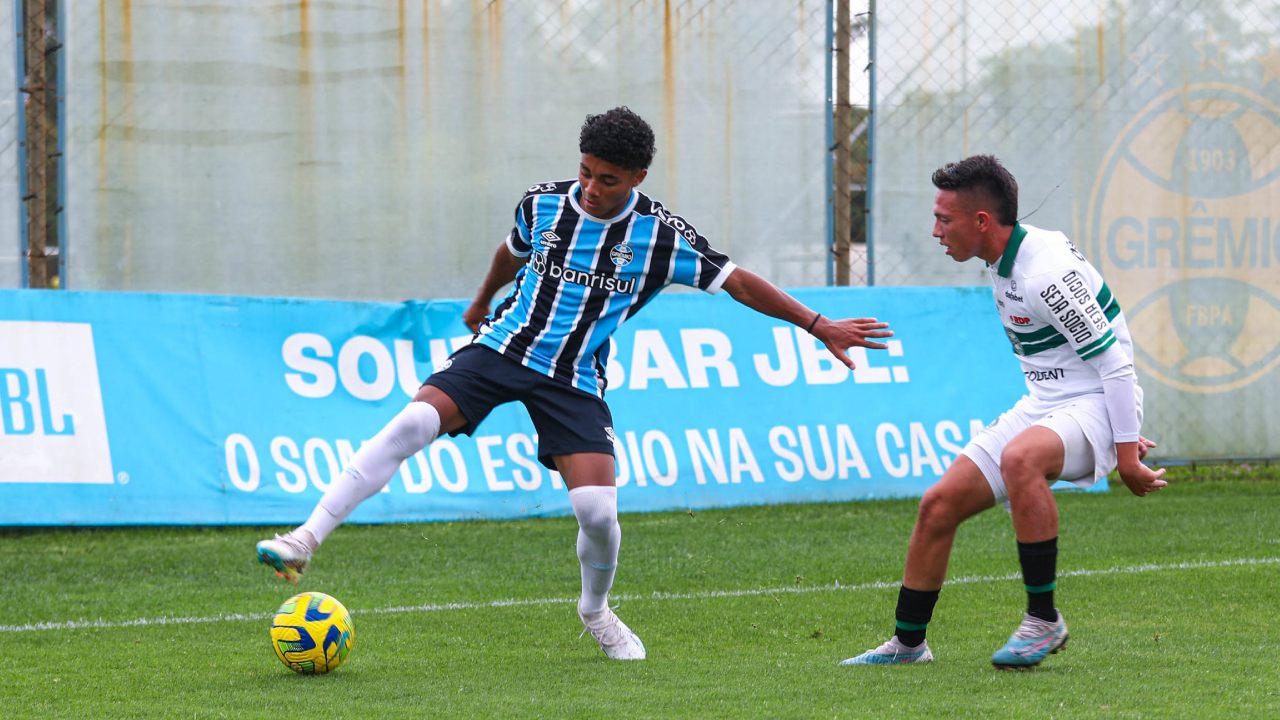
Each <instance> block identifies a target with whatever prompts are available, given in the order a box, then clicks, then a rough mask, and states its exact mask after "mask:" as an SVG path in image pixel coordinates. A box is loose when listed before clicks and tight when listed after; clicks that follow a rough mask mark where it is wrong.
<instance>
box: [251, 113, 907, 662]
mask: <svg viewBox="0 0 1280 720" xmlns="http://www.w3.org/2000/svg"><path fill="white" fill-rule="evenodd" d="M579 151H580V152H581V157H580V162H579V166H578V178H577V179H576V180H565V181H559V182H547V183H540V184H538V185H534V186H533V187H531V188H529V190H528V191H527V192H526V193H525V195H524V197H523V198H522V199H521V201H520V204H519V205H518V206H517V208H516V212H515V227H514V229H513V230H512V231H511V233H510V235H508V236H507V237H506V238H505V239H504V240H503V241H502V243H501V244H500V245H499V246H498V248H497V251H496V252H495V253H494V255H493V260H492V262H491V264H490V267H489V271H488V274H486V276H485V278H484V280H483V282H482V283H481V284H480V288H479V290H478V291H477V293H476V296H475V299H474V301H473V302H472V303H471V306H470V307H468V308H467V310H466V311H465V312H464V313H463V321H464V322H465V323H466V324H467V326H468V327H470V328H471V329H472V330H473V331H475V332H476V335H475V337H474V338H473V340H472V342H471V344H469V345H467V346H466V347H463V348H462V349H460V350H459V351H458V352H456V353H454V354H453V356H452V357H450V359H449V361H448V362H447V363H445V366H444V367H443V368H442V369H440V370H438V371H437V372H436V373H434V374H433V375H431V377H429V378H428V379H427V381H426V382H425V383H424V384H423V386H422V388H421V389H419V390H418V392H417V394H416V395H415V396H414V398H413V401H412V402H410V403H409V405H408V406H407V407H406V408H405V409H404V410H402V411H401V412H400V414H399V415H397V416H396V417H395V418H393V419H392V420H391V421H390V422H389V423H388V424H387V425H386V426H385V427H384V428H382V430H381V431H380V432H378V433H377V434H376V435H375V436H374V437H373V438H372V439H371V440H369V441H368V442H366V443H364V444H363V445H361V447H360V449H359V450H357V451H356V453H355V454H354V455H353V456H352V458H351V460H350V462H349V464H348V465H347V467H346V468H345V469H344V470H343V472H342V474H341V475H340V476H339V477H338V478H337V479H336V480H334V482H333V483H332V484H331V485H330V487H329V489H328V490H327V491H326V492H325V494H324V496H323V497H322V498H321V499H320V502H319V504H317V505H316V507H315V509H314V510H313V511H312V513H311V516H310V518H308V520H307V521H306V522H305V523H303V524H302V525H301V526H300V527H298V528H296V529H295V530H293V531H291V532H289V533H287V534H285V535H283V536H276V537H275V538H274V539H271V540H263V541H262V542H260V543H258V546H257V553H258V558H259V559H260V560H261V561H262V562H263V563H266V564H268V565H270V566H271V567H273V568H275V570H276V572H277V573H279V574H281V575H282V576H284V577H286V578H287V579H290V580H292V581H294V582H296V581H297V578H298V576H300V575H301V574H302V573H303V572H304V571H305V570H306V568H307V566H308V563H309V562H310V559H311V555H312V553H313V552H314V551H315V550H316V548H317V547H319V545H320V543H322V542H324V539H325V538H326V537H327V536H328V535H329V533H330V532H332V531H333V530H334V528H336V527H337V526H338V525H339V524H340V523H342V521H343V520H344V519H346V517H347V516H348V515H349V514H350V513H351V511H352V510H354V509H355V507H356V506H357V505H359V504H360V503H361V502H362V501H364V500H365V499H367V498H369V497H372V496H373V495H375V494H376V493H377V492H378V491H379V490H381V489H382V487H383V486H385V485H386V484H387V482H388V481H389V480H390V479H391V476H392V475H393V474H394V473H395V472H396V470H397V469H398V468H399V467H400V464H401V463H402V462H404V461H405V460H406V459H407V458H408V457H410V456H411V455H413V454H414V453H416V452H418V451H420V450H422V449H423V448H424V447H425V446H426V445H428V444H429V443H431V442H432V441H433V440H434V439H435V438H436V437H438V436H439V435H440V434H441V433H449V434H452V435H457V434H459V433H462V434H468V435H470V434H471V433H472V432H474V430H475V429H476V426H477V425H478V424H479V423H480V422H481V421H482V420H483V419H484V418H485V416H487V415H488V414H489V412H490V411H491V410H492V409H493V408H494V407H496V406H498V405H501V404H503V403H507V402H512V401H517V400H518V401H520V402H522V403H523V404H524V405H525V407H526V408H527V409H528V411H529V415H530V418H531V419H532V420H533V425H534V428H535V430H536V431H537V434H538V458H539V460H540V461H541V462H542V463H543V464H545V465H546V466H547V467H549V468H552V469H554V470H557V471H559V472H560V474H561V475H562V476H563V477H564V481H565V484H566V485H567V486H568V487H569V502H570V504H571V505H572V507H573V512H574V515H575V516H576V518H577V520H578V538H577V554H578V560H579V563H580V565H581V578H582V594H581V598H580V600H579V601H578V615H579V617H580V618H581V619H582V622H583V624H584V625H585V626H586V629H587V630H588V631H590V632H591V634H592V636H593V637H594V638H595V639H596V641H597V642H598V643H599V644H600V648H601V649H602V650H603V651H604V653H605V655H606V656H608V657H609V658H613V659H618V660H641V659H644V657H645V648H644V645H643V643H641V642H640V639H639V638H638V637H636V634H635V633H634V632H632V631H631V630H630V629H629V628H628V627H627V626H626V625H625V624H623V623H622V622H621V621H620V620H618V618H617V616H616V615H615V614H614V612H613V610H612V609H610V608H609V606H608V604H607V600H608V594H609V589H610V588H611V587H612V586H613V579H614V573H615V570H616V567H617V560H618V547H619V544H620V541H621V530H620V529H619V526H618V506H617V488H616V486H615V482H614V478H615V476H614V456H613V452H614V449H613V438H614V431H613V427H612V426H613V420H612V417H611V415H610V412H609V407H608V406H607V405H606V404H605V402H604V390H605V368H604V362H605V360H606V359H607V353H608V341H609V336H610V335H612V334H613V332H614V331H615V330H616V329H617V328H618V326H619V325H620V324H621V323H622V322H623V321H624V320H626V319H627V318H629V317H631V316H632V315H634V314H635V313H636V312H637V311H638V310H639V309H640V308H641V307H643V306H644V305H645V303H647V302H649V301H650V300H651V299H652V298H653V297H654V296H655V295H656V294H657V293H658V292H659V291H661V290H662V289H663V288H664V287H666V286H667V285H670V284H671V283H679V284H682V285H689V286H692V287H696V288H699V289H702V290H704V291H707V292H716V291H717V290H720V289H722V288H723V289H724V290H725V292H727V293H729V295H730V296H732V297H733V298H734V299H735V300H737V301H738V302H740V303H742V304H743V305H746V306H747V307H750V308H753V309H755V310H757V311H759V312H761V313H764V314H766V315H769V316H772V317H775V318H778V319H780V320H784V321H786V322H790V323H793V324H795V325H798V326H800V327H803V328H805V329H806V330H807V331H808V332H809V333H811V334H812V335H813V336H814V337H815V338H817V339H818V340H819V341H821V342H822V343H823V344H824V345H825V346H826V348H827V349H828V350H829V351H830V352H832V353H833V354H834V355H835V356H836V357H837V358H838V359H839V360H840V361H841V362H843V363H844V364H845V365H847V366H849V367H850V368H852V367H853V362H852V361H851V360H850V359H849V357H848V355H847V354H846V351H847V350H848V349H849V348H851V347H854V346H858V347H865V348H877V349H883V348H884V347H886V346H885V345H884V344H883V343H880V342H875V341H874V340H873V338H885V337H889V336H890V335H891V334H892V333H891V332H889V331H888V330H887V328H888V325H887V324H886V323H882V322H879V321H877V320H876V319H875V318H856V319H845V320H839V321H835V320H830V319H827V318H825V317H823V316H822V315H820V314H819V313H817V312H815V311H813V310H811V309H809V308H808V307H806V306H805V305H803V304H802V303H800V302H799V301H798V300H796V299H795V298H793V297H792V296H790V295H788V294H787V293H785V292H783V291H782V290H780V289H778V288H777V287H776V286H774V285H773V284H771V283H769V282H768V281H766V280H764V279H763V278H761V277H759V276H758V275H755V274H753V273H751V272H749V271H747V270H745V269H743V268H740V267H738V266H736V265H734V264H733V263H732V262H730V261H729V259H728V258H727V257H725V256H724V255H723V254H721V253H719V252H716V251H715V250H714V249H712V248H711V246H710V245H709V244H708V243H707V240H706V238H704V237H702V236H701V235H699V234H698V232H697V231H696V230H695V229H694V228H693V226H692V225H691V224H690V223H689V222H688V221H686V220H685V219H683V218H681V217H679V216H678V215H673V214H671V213H670V212H668V211H667V210H666V208H664V207H663V206H662V205H661V204H660V203H658V202H656V201H654V200H652V199H651V198H649V197H648V196H646V195H645V194H644V193H641V192H640V191H639V190H637V189H636V188H637V186H639V185H640V183H641V182H642V181H643V180H644V179H645V175H646V173H647V168H648V167H649V164H650V162H651V161H652V160H653V155H654V135H653V130H652V129H651V128H650V127H649V125H648V123H646V122H645V121H644V120H643V119H642V118H640V117H639V116H638V115H636V114H635V113H633V112H632V111H631V110H629V109H627V108H625V107H619V108H614V109H612V110H609V111H608V112H605V113H603V114H600V115H591V116H588V117H587V119H586V122H585V123H584V124H583V126H582V130H581V134H580V137H579ZM513 281H514V285H513V286H512V289H511V291H510V293H509V294H508V295H507V297H506V299H504V300H503V301H501V302H500V303H499V304H498V306H497V308H496V309H494V310H493V311H492V313H491V312H490V306H491V302H492V300H493V298H494V296H495V293H497V292H498V290H500V289H501V288H502V287H504V286H505V285H507V284H508V283H511V282H513Z"/></svg>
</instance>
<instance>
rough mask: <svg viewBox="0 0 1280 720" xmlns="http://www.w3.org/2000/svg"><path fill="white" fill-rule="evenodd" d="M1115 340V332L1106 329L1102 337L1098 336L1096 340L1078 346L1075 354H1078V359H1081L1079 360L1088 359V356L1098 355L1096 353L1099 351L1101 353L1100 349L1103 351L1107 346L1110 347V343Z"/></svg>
mask: <svg viewBox="0 0 1280 720" xmlns="http://www.w3.org/2000/svg"><path fill="white" fill-rule="evenodd" d="M1115 341H1116V334H1115V333H1113V332H1111V331H1110V330H1108V331H1107V334H1105V335H1103V336H1102V337H1100V338H1098V339H1097V340H1094V341H1093V342H1091V343H1089V344H1088V345H1085V346H1084V347H1082V348H1080V349H1079V350H1076V354H1077V355H1079V356H1080V359H1081V360H1088V359H1089V358H1091V357H1093V356H1095V355H1098V354H1099V353H1101V352H1102V351H1104V350H1106V349H1107V348H1109V347H1111V345H1112V344H1113V343H1114V342H1115Z"/></svg>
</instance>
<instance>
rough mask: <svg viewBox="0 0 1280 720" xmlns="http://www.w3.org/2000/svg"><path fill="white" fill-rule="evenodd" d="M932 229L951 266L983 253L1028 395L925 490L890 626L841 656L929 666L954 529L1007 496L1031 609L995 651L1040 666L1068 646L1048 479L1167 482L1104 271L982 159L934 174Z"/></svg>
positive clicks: (1132, 485) (1143, 485) (1140, 486)
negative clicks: (885, 636)
mask: <svg viewBox="0 0 1280 720" xmlns="http://www.w3.org/2000/svg"><path fill="white" fill-rule="evenodd" d="M933 184H934V186H935V187H937V188H938V193H937V196H936V198H935V201H934V208H933V214H934V218H935V222H934V226H933V235H934V237H936V238H938V240H939V241H940V244H941V245H942V246H943V247H944V248H946V253H947V255H949V256H950V257H951V258H952V259H953V260H955V261H956V262H964V261H966V260H969V259H971V258H975V257H977V258H980V259H982V260H984V261H986V263H987V274H988V275H989V276H990V278H991V284H992V287H993V292H994V295H995V301H996V307H997V309H998V311H999V314H1000V319H1001V321H1002V322H1003V324H1004V329H1005V333H1006V334H1007V335H1008V336H1009V340H1010V342H1011V344H1012V345H1013V352H1014V353H1015V354H1016V355H1017V356H1018V360H1019V361H1020V362H1021V363H1022V371H1023V374H1024V375H1025V376H1026V384H1027V394H1026V395H1024V396H1023V397H1022V399H1020V400H1019V401H1018V402H1017V403H1016V404H1015V405H1014V406H1013V408H1012V409H1010V410H1009V411H1008V412H1006V413H1004V414H1003V415H1001V416H1000V418H999V419H998V420H996V421H995V422H994V423H992V424H991V425H989V426H987V427H986V428H985V429H984V430H983V431H982V432H980V433H979V434H978V435H977V436H975V437H974V438H973V440H972V441H970V443H969V444H968V445H967V446H965V448H964V450H963V453H962V454H961V455H959V456H958V457H957V458H956V460H955V462H954V463H952V464H951V466H950V467H949V468H948V469H947V471H946V472H945V473H944V474H943V476H942V479H941V480H939V481H938V482H937V484H935V485H934V486H933V487H931V488H929V490H928V491H927V492H926V493H925V494H924V497H923V498H922V499H921V501H920V512H919V515H918V516H917V518H916V524H915V528H914V529H913V530H912V532H911V540H910V543H909V544H908V546H907V561H906V568H905V569H904V572H903V581H902V588H901V589H900V590H899V593H898V608H897V612H896V620H897V622H896V625H895V634H894V636H893V637H892V638H890V639H889V641H888V642H886V643H884V644H883V645H881V646H880V647H878V648H873V649H871V650H868V651H866V652H864V653H863V654H861V655H859V656H857V657H854V658H850V659H848V660H845V661H844V662H843V663H841V664H843V665H887V664H897V663H912V662H928V661H930V660H932V659H933V653H932V652H931V651H930V650H929V645H928V643H926V642H925V627H926V626H927V625H928V623H929V620H930V619H931V618H932V616H933V608H934V604H935V603H936V602H937V600H938V593H939V591H940V590H941V588H942V582H943V580H944V579H945V577H946V573H947V562H948V559H949V557H950V554H951V544H952V541H953V540H954V539H955V534H956V529H957V527H958V526H959V525H960V523H962V522H964V521H965V520H967V519H968V518H970V517H972V516H974V515H976V514H978V513H980V512H982V511H984V510H986V509H987V508H990V507H992V506H994V505H995V504H996V502H1003V503H1004V505H1005V507H1006V508H1008V510H1009V512H1010V514H1011V515H1012V519H1013V530H1014V534H1015V536H1016V538H1017V544H1018V559H1019V561H1020V564H1021V566H1022V576H1023V581H1024V584H1025V587H1026V591H1027V612H1026V614H1025V616H1024V617H1023V620H1022V623H1021V625H1020V626H1019V627H1018V629H1017V630H1016V631H1015V632H1014V634H1013V636H1012V637H1011V638H1010V639H1009V642H1008V643H1006V644H1005V645H1004V647H1002V648H1000V649H999V650H997V651H996V653H995V654H994V655H993V656H992V658H991V662H992V663H993V664H994V665H995V666H996V667H997V668H1002V669H1004V668H1024V667H1032V666H1035V665H1038V664H1039V663H1040V662H1041V661H1042V660H1043V659H1044V658H1045V657H1046V656H1048V655H1049V654H1050V653H1053V652H1057V651H1058V650H1059V649H1060V648H1061V647H1063V646H1064V645H1065V644H1066V642H1067V624H1066V622H1065V621H1064V620H1063V618H1062V615H1061V613H1059V612H1058V610H1057V608H1056V607H1055V606H1054V601H1053V591H1054V588H1055V584H1056V565H1057V556H1058V507H1057V504H1056V503H1055V502H1054V499H1053V493H1052V492H1050V490H1049V485H1050V484H1051V483H1052V482H1054V481H1055V480H1057V479H1063V480H1068V481H1071V482H1073V483H1075V484H1076V485H1079V486H1081V487H1087V486H1089V485H1092V484H1093V483H1094V482H1095V481H1096V480H1097V479H1098V478H1102V477H1106V475H1107V473H1109V472H1111V470H1113V469H1116V468H1117V467H1118V468H1119V470H1120V478H1121V480H1123V481H1124V483H1125V485H1126V486H1127V487H1128V488H1129V490H1131V491H1132V492H1133V494H1135V495H1137V496H1139V497H1142V496H1145V495H1147V494H1150V493H1152V492H1155V491H1156V490H1159V489H1160V488H1162V487H1164V486H1165V481H1164V480H1163V479H1161V476H1163V475H1164V470H1159V471H1152V470H1151V469H1150V468H1148V467H1147V466H1146V465H1144V464H1143V463H1142V459H1143V458H1144V457H1145V456H1146V453H1147V449H1148V448H1150V447H1154V444H1153V443H1151V442H1150V441H1149V440H1147V439H1146V438H1144V437H1141V436H1140V435H1139V434H1138V430H1139V426H1140V424H1141V422H1142V388H1140V387H1139V386H1138V382H1137V378H1136V376H1135V375H1134V369H1133V344H1132V341H1131V340H1130V337H1129V328H1128V325H1126V323H1125V318H1124V313H1122V312H1121V311H1120V305H1119V303H1118V302H1117V301H1116V298H1115V296H1114V295H1113V294H1112V293H1111V289H1110V288H1108V287H1107V284H1106V283H1105V282H1103V280H1102V276H1101V275H1099V274H1098V271H1097V270H1095V269H1094V267H1093V266H1092V265H1090V264H1089V262H1088V261H1087V260H1085V258H1084V256H1083V255H1081V254H1080V253H1079V252H1078V251H1077V250H1076V248H1075V246H1074V245H1072V244H1071V242H1070V241H1069V240H1068V239H1067V237H1066V236H1065V235H1063V234H1062V233H1060V232H1052V231H1049V230H1041V229H1040V228H1036V227H1032V226H1030V225H1023V224H1020V223H1019V222H1017V219H1016V218H1017V215H1018V184H1017V182H1016V181H1015V180H1014V179H1013V176H1012V175H1011V174H1010V173H1009V171H1008V170H1006V169H1005V168H1004V166H1003V165H1001V164H1000V161H999V160H997V159H996V158H994V157H991V156H990V155H978V156H974V157H970V158H966V159H964V160H961V161H960V162H956V163H951V164H948V165H946V166H944V167H942V168H940V169H939V170H937V171H936V172H935V173H934V174H933Z"/></svg>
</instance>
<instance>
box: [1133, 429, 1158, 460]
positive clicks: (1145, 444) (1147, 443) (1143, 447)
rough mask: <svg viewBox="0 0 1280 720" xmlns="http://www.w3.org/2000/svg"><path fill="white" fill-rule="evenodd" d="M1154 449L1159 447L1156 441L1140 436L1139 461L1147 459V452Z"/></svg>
mask: <svg viewBox="0 0 1280 720" xmlns="http://www.w3.org/2000/svg"><path fill="white" fill-rule="evenodd" d="M1153 447H1159V446H1158V445H1156V444H1155V442H1154V441H1152V440H1148V439H1146V438H1144V437H1142V436H1141V435H1139V436H1138V459H1139V460H1142V459H1144V458H1146V457H1147V451H1148V450H1150V449H1151V448H1153Z"/></svg>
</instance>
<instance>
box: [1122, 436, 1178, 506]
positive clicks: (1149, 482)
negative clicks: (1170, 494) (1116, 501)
mask: <svg viewBox="0 0 1280 720" xmlns="http://www.w3.org/2000/svg"><path fill="white" fill-rule="evenodd" d="M1147 442H1151V441H1150V440H1148V441H1147ZM1142 445H1143V443H1142V442H1141V441H1139V443H1138V447H1139V448H1140V449H1139V452H1141V447H1142ZM1153 445H1154V443H1153ZM1120 479H1121V480H1123V481H1124V484H1125V487H1127V488H1129V492H1131V493H1133V494H1134V495H1137V496H1138V497H1145V496H1147V495H1150V494H1151V493H1153V492H1155V491H1157V490H1159V489H1160V488H1162V487H1164V486H1166V485H1168V484H1169V483H1168V481H1166V480H1165V479H1164V468H1160V469H1159V470H1152V469H1151V468H1149V467H1147V466H1146V465H1143V464H1142V463H1141V462H1138V463H1135V464H1134V465H1132V466H1130V467H1121V468H1120Z"/></svg>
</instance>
